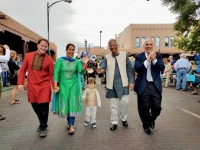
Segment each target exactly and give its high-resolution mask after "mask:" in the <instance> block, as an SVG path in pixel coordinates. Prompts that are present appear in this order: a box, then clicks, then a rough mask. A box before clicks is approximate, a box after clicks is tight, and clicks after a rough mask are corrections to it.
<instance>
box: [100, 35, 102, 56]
mask: <svg viewBox="0 0 200 150" xmlns="http://www.w3.org/2000/svg"><path fill="white" fill-rule="evenodd" d="M101 32H102V31H100V56H101Z"/></svg>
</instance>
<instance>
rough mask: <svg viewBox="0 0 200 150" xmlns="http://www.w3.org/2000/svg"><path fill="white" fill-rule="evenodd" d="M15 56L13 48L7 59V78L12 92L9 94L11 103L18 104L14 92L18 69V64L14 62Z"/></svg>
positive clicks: (15, 90)
mask: <svg viewBox="0 0 200 150" xmlns="http://www.w3.org/2000/svg"><path fill="white" fill-rule="evenodd" d="M16 57H17V53H16V52H15V51H13V50H11V52H10V60H9V61H8V67H9V75H8V78H9V79H10V85H12V86H13V89H12V94H11V102H10V104H11V105H14V104H20V101H19V100H18V99H16V92H17V87H18V86H17V80H18V70H19V68H20V67H19V65H18V64H17V62H15V59H16Z"/></svg>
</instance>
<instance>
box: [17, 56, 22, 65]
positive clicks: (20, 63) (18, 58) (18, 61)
mask: <svg viewBox="0 0 200 150" xmlns="http://www.w3.org/2000/svg"><path fill="white" fill-rule="evenodd" d="M16 60H17V64H18V65H19V67H21V66H22V61H21V57H19V56H17V58H16Z"/></svg>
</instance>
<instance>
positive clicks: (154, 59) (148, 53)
mask: <svg viewBox="0 0 200 150" xmlns="http://www.w3.org/2000/svg"><path fill="white" fill-rule="evenodd" d="M143 46H144V49H145V51H144V52H142V53H140V54H138V55H136V57H135V58H136V60H135V71H136V72H137V73H138V75H137V79H136V81H135V89H134V90H135V92H136V93H137V99H138V111H139V115H140V119H141V121H142V123H143V128H144V131H145V133H147V134H151V129H150V127H151V128H152V129H153V128H154V127H155V120H156V118H157V117H158V116H159V115H160V112H161V109H162V108H161V101H162V94H161V93H162V83H161V77H160V72H161V71H163V70H164V68H165V66H164V63H163V60H162V55H161V54H160V53H158V52H155V51H153V47H154V43H153V41H152V39H150V38H148V39H146V41H145V43H144V45H143ZM150 110H151V111H150Z"/></svg>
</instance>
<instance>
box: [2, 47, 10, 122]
mask: <svg viewBox="0 0 200 150" xmlns="http://www.w3.org/2000/svg"><path fill="white" fill-rule="evenodd" d="M0 52H1V54H0V62H8V61H9V59H10V48H9V47H8V45H0ZM1 72H2V69H1V67H0V73H1ZM1 93H2V78H1V74H0V97H1ZM5 119H6V118H5V117H3V116H2V115H1V114H0V121H2V120H5Z"/></svg>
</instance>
